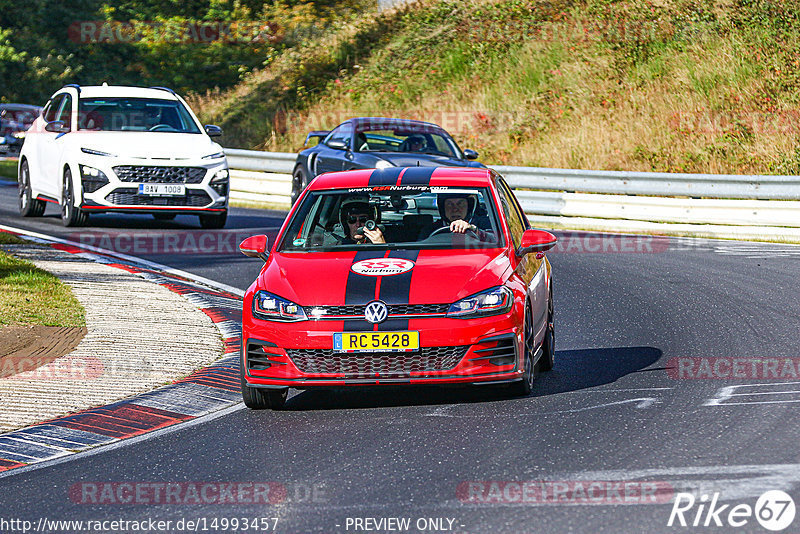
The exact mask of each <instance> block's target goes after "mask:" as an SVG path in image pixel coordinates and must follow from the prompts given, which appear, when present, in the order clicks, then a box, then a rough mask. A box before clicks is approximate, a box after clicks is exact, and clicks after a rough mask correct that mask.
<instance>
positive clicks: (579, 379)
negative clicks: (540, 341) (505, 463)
mask: <svg viewBox="0 0 800 534" xmlns="http://www.w3.org/2000/svg"><path fill="white" fill-rule="evenodd" d="M661 355H662V351H661V350H660V349H657V348H653V347H613V348H603V349H584V350H564V351H556V366H555V368H554V369H553V371H551V372H549V373H543V374H540V375H539V377H538V378H537V380H536V384H535V385H534V388H533V393H532V394H531V396H533V397H543V396H547V395H554V394H557V393H565V392H568V391H577V390H581V389H586V388H592V387H597V386H602V385H605V384H611V383H613V382H616V381H617V380H619V379H620V378H622V377H624V376H626V375H628V374H631V373H636V372H640V371H642V370H644V369H646V368H647V367H649V366H651V365H653V364H654V363H655V362H657V361H658V360H659V358H661ZM511 398H514V397H512V396H511V395H510V393H509V391H508V388H507V387H506V386H502V385H496V386H440V387H435V386H410V387H409V386H380V387H371V386H354V387H351V388H334V389H319V390H307V391H301V392H300V393H299V394H297V395H295V396H293V397H291V398H290V399H289V400H288V402H287V403H286V407H285V408H284V409H285V410H286V411H310V410H352V409H368V408H389V407H397V406H425V405H440V404H468V403H478V402H498V401H506V400H508V399H511Z"/></svg>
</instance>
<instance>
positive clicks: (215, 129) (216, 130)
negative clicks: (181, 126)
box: [203, 124, 222, 137]
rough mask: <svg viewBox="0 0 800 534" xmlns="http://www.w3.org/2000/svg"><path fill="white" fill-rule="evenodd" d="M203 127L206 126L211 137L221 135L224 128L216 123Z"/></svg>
mask: <svg viewBox="0 0 800 534" xmlns="http://www.w3.org/2000/svg"><path fill="white" fill-rule="evenodd" d="M203 128H205V130H206V133H207V134H208V136H209V137H219V136H221V135H222V128H220V127H219V126H217V125H215V124H206V125H205V126H204V127H203Z"/></svg>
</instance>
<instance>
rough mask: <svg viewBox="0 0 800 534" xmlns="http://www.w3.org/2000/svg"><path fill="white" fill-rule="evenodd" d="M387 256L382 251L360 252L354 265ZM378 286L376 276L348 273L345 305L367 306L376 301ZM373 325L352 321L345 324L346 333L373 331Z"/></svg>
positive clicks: (356, 320)
mask: <svg viewBox="0 0 800 534" xmlns="http://www.w3.org/2000/svg"><path fill="white" fill-rule="evenodd" d="M385 254H386V252H385V251H382V250H360V251H358V252H356V255H355V257H354V258H353V263H356V262H359V261H362V260H374V259H378V258H383V257H384V255H385ZM377 285H378V277H376V276H362V275H360V274H356V273H354V272H353V271H350V272H349V273H347V285H346V286H345V290H344V303H345V304H366V303H367V302H370V301H372V300H375V288H376V287H377ZM372 330H373V325H372V323H368V322H367V321H366V320H363V319H351V320H349V321H345V322H344V331H345V332H366V331H372Z"/></svg>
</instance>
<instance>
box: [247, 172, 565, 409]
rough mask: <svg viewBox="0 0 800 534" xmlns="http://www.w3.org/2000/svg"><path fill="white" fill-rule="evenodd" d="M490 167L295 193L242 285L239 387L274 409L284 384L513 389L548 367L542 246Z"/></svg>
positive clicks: (545, 235) (329, 179) (364, 179)
mask: <svg viewBox="0 0 800 534" xmlns="http://www.w3.org/2000/svg"><path fill="white" fill-rule="evenodd" d="M555 243H556V238H555V236H553V235H552V234H551V233H549V232H545V231H542V230H534V229H531V228H530V224H529V223H528V219H527V218H526V217H525V215H524V212H523V210H522V208H521V207H520V205H519V202H518V201H517V199H516V198H515V197H514V194H513V193H512V191H511V189H510V188H509V187H508V185H507V184H506V183H505V181H504V180H503V178H502V177H501V176H500V175H499V174H497V173H496V172H494V171H493V170H490V169H479V168H456V167H434V168H432V167H406V168H389V169H380V170H373V169H366V170H354V171H347V172H338V173H329V174H323V175H321V176H319V177H317V178H316V179H315V180H313V181H312V182H311V183H310V184H309V186H308V187H307V188H306V189H305V190H304V191H303V194H302V196H301V197H300V198H299V201H298V202H297V203H296V204H295V206H294V208H293V209H292V211H291V212H290V213H289V216H288V217H287V219H286V221H285V222H284V224H283V227H282V228H281V230H280V232H279V234H278V236H277V239H276V241H275V243H274V244H273V245H272V247H271V249H270V248H268V246H267V237H266V236H263V235H262V236H253V237H250V238H248V239H246V240H244V241H243V242H242V244H241V245H240V250H241V251H242V253H244V254H245V255H247V256H252V257H260V258H261V259H263V260H264V261H265V264H264V267H263V268H262V270H261V273H260V275H259V277H258V279H257V280H256V281H255V282H254V283H253V284H252V285H251V286H250V288H249V289H248V290H247V293H246V294H245V297H244V302H243V313H242V366H241V368H242V396H243V397H244V402H245V404H246V405H247V406H248V407H250V408H273V409H280V408H281V407H282V406H283V405H284V403H285V402H286V398H287V392H288V389H289V388H290V387H293V388H298V389H307V388H314V387H337V386H360V385H382V384H410V385H413V384H499V383H508V384H509V386H510V388H511V390H512V392H514V393H515V394H519V395H527V394H528V393H529V392H530V390H531V387H532V385H533V381H534V377H535V375H536V373H537V372H538V371H539V370H542V371H547V370H550V369H552V367H553V356H554V344H555V335H554V327H553V286H552V282H551V268H550V263H549V262H548V261H547V259H546V258H545V256H544V252H545V251H546V250H549V249H550V248H552V247H553V245H555Z"/></svg>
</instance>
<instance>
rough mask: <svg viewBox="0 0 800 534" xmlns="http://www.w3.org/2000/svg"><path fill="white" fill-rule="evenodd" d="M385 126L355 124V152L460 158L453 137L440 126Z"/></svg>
mask: <svg viewBox="0 0 800 534" xmlns="http://www.w3.org/2000/svg"><path fill="white" fill-rule="evenodd" d="M387 126H388V125H374V126H370V125H369V124H367V125H362V126H361V127H359V128H358V129H357V130H356V138H355V149H356V152H413V153H419V154H435V155H439V156H447V157H450V158H459V159H460V158H461V154H460V151H459V150H458V147H457V146H456V144H455V142H454V141H453V139H452V138H451V137H450V136H449V135H447V133H446V132H445V131H444V130H442V129H440V128H436V127H434V126H426V125H424V124H419V125H417V124H409V125H402V126H398V127H395V128H387Z"/></svg>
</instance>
